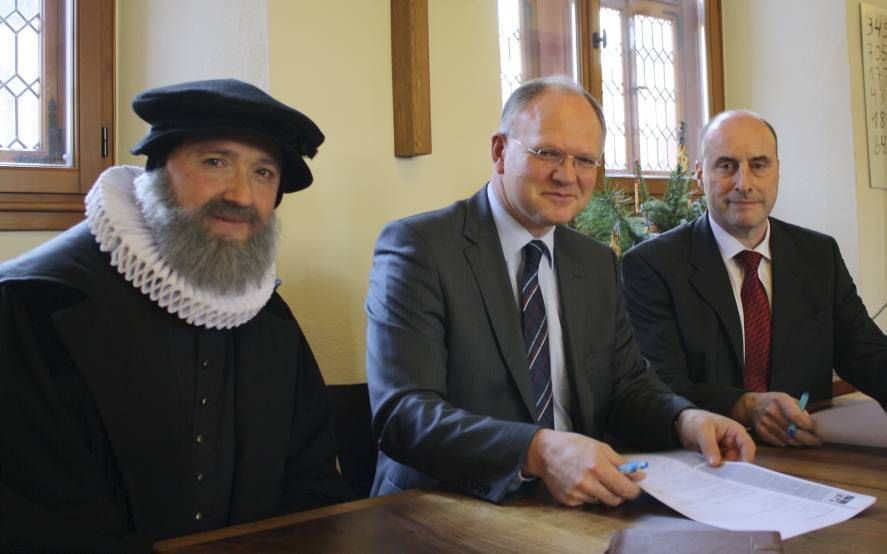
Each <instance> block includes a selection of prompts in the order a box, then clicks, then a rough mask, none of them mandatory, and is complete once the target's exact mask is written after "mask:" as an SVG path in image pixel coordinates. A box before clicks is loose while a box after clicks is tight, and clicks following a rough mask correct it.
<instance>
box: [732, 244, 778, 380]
mask: <svg viewBox="0 0 887 554" xmlns="http://www.w3.org/2000/svg"><path fill="white" fill-rule="evenodd" d="M761 257H762V256H761V254H760V253H758V252H753V251H751V250H744V251H742V252H740V253H739V254H736V256H734V257H733V258H734V259H735V260H736V261H737V262H739V265H741V266H742V269H743V271H744V272H745V276H744V277H743V279H742V290H741V292H740V295H739V296H740V297H741V298H742V318H743V320H744V323H745V329H744V332H745V373H744V375H743V381H744V385H745V388H746V390H750V391H753V392H767V390H769V384H770V302H769V300H767V291H766V290H764V285H763V283H761V280H760V279H759V278H758V264H760V263H761Z"/></svg>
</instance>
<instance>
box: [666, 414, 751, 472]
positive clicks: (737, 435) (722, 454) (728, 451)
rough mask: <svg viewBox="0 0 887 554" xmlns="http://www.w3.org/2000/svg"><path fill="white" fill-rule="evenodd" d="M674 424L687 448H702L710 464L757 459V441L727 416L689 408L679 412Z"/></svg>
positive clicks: (700, 449)
mask: <svg viewBox="0 0 887 554" xmlns="http://www.w3.org/2000/svg"><path fill="white" fill-rule="evenodd" d="M675 425H676V426H677V431H678V437H679V438H680V440H681V444H683V445H684V448H687V449H689V450H699V451H700V452H701V453H702V455H703V456H704V457H705V460H706V461H707V462H708V465H710V466H719V465H721V464H722V463H723V462H727V461H737V460H741V461H743V462H753V461H754V459H755V443H754V441H753V440H752V438H751V437H750V436H749V434H748V433H747V432H746V430H745V427H743V426H742V425H740V424H739V423H737V422H736V421H733V420H732V419H730V418H728V417H724V416H722V415H718V414H713V413H711V412H707V411H705V410H697V409H689V410H684V411H683V412H681V413H680V415H678V419H677V421H676V423H675Z"/></svg>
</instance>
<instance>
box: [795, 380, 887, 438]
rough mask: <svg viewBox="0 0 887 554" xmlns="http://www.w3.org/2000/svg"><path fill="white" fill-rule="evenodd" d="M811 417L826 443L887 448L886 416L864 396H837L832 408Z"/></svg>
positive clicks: (873, 400) (879, 406)
mask: <svg viewBox="0 0 887 554" xmlns="http://www.w3.org/2000/svg"><path fill="white" fill-rule="evenodd" d="M812 415H813V419H814V420H815V421H816V434H817V435H819V438H821V439H822V441H823V442H833V443H838V444H856V445H859V446H880V447H882V448H887V413H885V412H884V409H883V408H881V405H880V404H878V402H877V401H876V400H875V399H874V398H870V397H868V396H866V395H864V394H862V393H861V392H856V393H853V394H845V395H844V396H838V397H836V398H834V399H832V405H831V407H829V408H826V409H825V410H822V411H819V412H815V413H813V414H812Z"/></svg>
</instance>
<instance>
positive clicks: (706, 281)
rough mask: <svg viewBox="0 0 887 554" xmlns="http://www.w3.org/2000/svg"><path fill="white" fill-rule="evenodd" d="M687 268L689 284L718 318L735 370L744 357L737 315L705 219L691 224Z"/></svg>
mask: <svg viewBox="0 0 887 554" xmlns="http://www.w3.org/2000/svg"><path fill="white" fill-rule="evenodd" d="M690 264H691V265H692V266H693V267H694V269H695V273H692V274H691V275H690V284H691V286H693V288H695V289H696V292H698V293H699V296H701V297H702V299H703V300H705V301H706V302H707V303H708V304H709V305H710V306H711V307H712V309H713V310H714V311H715V313H716V314H717V315H718V318H719V319H720V320H721V324H722V325H723V326H724V328H725V329H726V330H727V334H728V335H729V336H730V344H731V345H732V346H733V355H734V359H735V360H736V364H737V367H739V368H742V366H743V357H744V355H743V354H744V353H743V351H742V329H741V325H740V320H739V312H738V311H737V310H736V300H735V299H734V296H733V287H732V286H731V285H730V276H729V275H728V274H727V268H726V267H724V260H723V258H722V257H721V252H720V251H719V250H718V244H717V242H716V241H715V237H714V235H713V234H712V231H711V227H710V226H709V223H708V217H707V216H702V217H699V218H698V219H697V220H696V221H695V222H694V223H693V235H692V239H691V242H690Z"/></svg>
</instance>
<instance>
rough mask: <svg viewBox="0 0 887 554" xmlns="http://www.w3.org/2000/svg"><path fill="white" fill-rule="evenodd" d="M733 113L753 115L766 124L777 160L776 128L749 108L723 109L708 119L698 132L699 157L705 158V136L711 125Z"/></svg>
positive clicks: (777, 139)
mask: <svg viewBox="0 0 887 554" xmlns="http://www.w3.org/2000/svg"><path fill="white" fill-rule="evenodd" d="M735 114H744V115H747V116H750V117H754V118H755V119H757V120H758V121H760V122H761V123H763V124H764V125H766V126H767V128H768V129H770V132H771V133H773V143H774V145H775V148H776V159H777V160H778V159H779V138H777V136H776V129H774V128H773V125H770V122H769V121H767V120H766V119H764V118H763V117H761V115H760V114H759V113H757V112H753V111H751V110H725V111H723V112H721V113H719V114H717V115H715V116H714V117H712V118H711V119H709V120H708V122H707V123H706V124H705V126H703V127H702V130H701V131H700V132H699V159H700V160H703V159H705V138H706V137H707V136H708V131H709V130H710V129H711V127H712V126H713V125H714V124H715V123H717V122H720V121H721V120H722V119H725V118H726V117H728V116H731V115H735Z"/></svg>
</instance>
